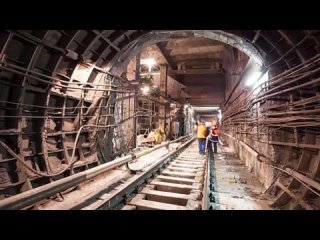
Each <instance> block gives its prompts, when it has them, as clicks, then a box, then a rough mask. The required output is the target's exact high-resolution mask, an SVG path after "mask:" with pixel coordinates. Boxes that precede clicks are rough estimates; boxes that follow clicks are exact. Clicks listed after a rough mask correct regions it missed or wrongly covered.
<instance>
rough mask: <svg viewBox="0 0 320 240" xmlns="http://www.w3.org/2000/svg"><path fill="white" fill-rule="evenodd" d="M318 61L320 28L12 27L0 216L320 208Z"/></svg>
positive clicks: (0, 52) (7, 39) (5, 74)
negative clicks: (215, 135)
mask: <svg viewBox="0 0 320 240" xmlns="http://www.w3.org/2000/svg"><path fill="white" fill-rule="evenodd" d="M319 53H320V31H319V30H1V31H0V92H1V94H0V209H39V210H41V209H98V208H101V209H108V207H106V205H108V204H109V205H108V206H111V205H112V206H113V209H137V210H140V209H141V210H145V209H177V210H188V209H206V210H207V209H242V207H244V206H248V208H245V209H263V210H265V209H280V210H319V209H320V198H319V196H320V153H319V150H320V128H319V127H320V118H319V116H320V115H319V113H320V79H319V70H320V62H319V60H320V55H319ZM202 124H205V126H206V129H207V130H208V133H207V136H208V137H207V136H205V138H206V146H205V155H203V156H202V155H201V154H199V152H198V147H199V146H198V140H197V138H199V135H197V134H198V133H197V131H198V130H199V128H200V127H199V126H200V125H202ZM213 126H215V127H217V129H218V130H219V141H218V144H217V146H218V151H217V153H215V152H213V151H212V145H211V140H210V139H211V138H210V136H211V134H212V132H211V129H212V127H213ZM179 154H180V155H179ZM174 159H175V160H174ZM170 161H173V162H170ZM179 161H180V162H179ZM188 161H189V162H188ZM197 161H199V162H197ZM201 164H203V165H201ZM197 167H198V168H197ZM188 168H189V169H188ZM168 169H169V170H168ZM197 169H198V170H197ZM170 171H171V175H170ZM180 171H182V173H181V172H180ZM183 171H184V172H183ZM197 171H199V172H201V174H202V175H201V181H200V180H199V182H198V177H199V176H200V175H197V174H198V172H197ZM173 173H175V174H173ZM193 173H195V174H194V175H192V174H193ZM180 175H181V179H180V180H179V179H178V178H179V177H180ZM193 176H194V178H193ZM240 188H241V190H239V189H240ZM199 189H200V190H199ZM159 192H161V194H160V193H159ZM200 192H201V193H200ZM200 198H201V199H200ZM119 199H120V200H119ZM219 199H220V202H219ZM261 199H262V200H263V201H262V200H261ZM155 202H157V204H158V205H157V207H154V206H155V205H156V203H155ZM256 202H263V204H261V205H259V204H256ZM106 203H108V204H106ZM86 204H87V205H86ZM139 204H140V205H139ZM185 205H186V206H185ZM249 205H250V206H249ZM256 205H257V206H258V205H259V206H258V207H255V206H256Z"/></svg>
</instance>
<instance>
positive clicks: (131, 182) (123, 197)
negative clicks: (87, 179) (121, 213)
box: [81, 139, 207, 210]
mask: <svg viewBox="0 0 320 240" xmlns="http://www.w3.org/2000/svg"><path fill="white" fill-rule="evenodd" d="M206 166H207V165H206V157H205V156H200V155H199V153H198V144H197V142H195V141H194V139H192V140H189V141H188V142H186V143H184V144H183V146H181V147H180V149H178V150H177V151H173V152H172V153H170V154H168V155H166V156H164V157H163V158H161V159H159V160H157V161H156V162H155V163H154V164H152V165H151V166H150V167H148V168H147V169H145V170H144V171H143V172H141V173H138V174H136V175H135V176H134V177H132V178H129V179H128V180H127V181H125V182H123V183H122V184H120V185H119V186H117V187H116V188H115V189H113V190H112V191H110V192H109V193H105V194H103V195H101V196H100V197H99V198H98V199H97V200H96V201H94V202H93V203H91V204H90V205H88V206H85V207H83V208H81V209H83V210H109V209H121V210H201V209H206V207H205V205H204V204H203V203H204V201H203V199H204V198H203V196H204V189H205V187H204V186H205V185H206V184H205V175H206V174H205V173H206Z"/></svg>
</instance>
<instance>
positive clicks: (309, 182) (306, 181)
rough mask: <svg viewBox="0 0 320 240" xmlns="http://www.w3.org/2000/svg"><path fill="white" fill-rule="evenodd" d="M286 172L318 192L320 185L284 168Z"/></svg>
mask: <svg viewBox="0 0 320 240" xmlns="http://www.w3.org/2000/svg"><path fill="white" fill-rule="evenodd" d="M286 170H287V171H288V172H289V173H290V174H291V175H292V176H295V177H297V178H298V179H300V180H301V181H303V182H305V183H306V184H308V185H310V186H311V187H314V188H315V189H317V190H319V191H320V183H318V182H316V181H314V180H312V179H310V178H308V177H306V176H305V175H303V174H301V173H298V172H297V171H294V170H293V169H291V168H286Z"/></svg>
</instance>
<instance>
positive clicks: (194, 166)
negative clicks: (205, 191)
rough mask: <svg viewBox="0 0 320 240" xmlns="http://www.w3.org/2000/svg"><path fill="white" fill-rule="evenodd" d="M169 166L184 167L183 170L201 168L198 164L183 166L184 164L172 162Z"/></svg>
mask: <svg viewBox="0 0 320 240" xmlns="http://www.w3.org/2000/svg"><path fill="white" fill-rule="evenodd" d="M170 166H173V167H185V168H194V169H197V168H202V167H203V165H202V164H201V165H200V164H199V165H195V164H185V163H176V162H173V163H172V164H170Z"/></svg>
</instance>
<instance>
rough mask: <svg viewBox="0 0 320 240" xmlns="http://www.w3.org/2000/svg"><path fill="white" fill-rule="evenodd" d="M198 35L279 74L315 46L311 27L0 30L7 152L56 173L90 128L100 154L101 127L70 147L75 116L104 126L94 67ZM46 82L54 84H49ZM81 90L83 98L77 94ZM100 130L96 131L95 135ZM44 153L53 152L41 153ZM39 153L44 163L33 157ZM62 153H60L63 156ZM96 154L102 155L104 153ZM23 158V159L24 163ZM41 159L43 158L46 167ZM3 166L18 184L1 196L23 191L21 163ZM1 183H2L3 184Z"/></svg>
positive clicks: (86, 141)
mask: <svg viewBox="0 0 320 240" xmlns="http://www.w3.org/2000/svg"><path fill="white" fill-rule="evenodd" d="M203 36H205V37H208V38H212V39H215V40H221V41H223V42H224V43H227V44H229V45H232V46H234V47H237V48H238V49H241V50H244V51H245V52H246V53H247V54H248V55H251V56H255V57H262V58H263V64H264V66H265V67H267V68H270V67H271V68H273V69H272V70H275V72H276V73H281V72H283V71H285V70H287V69H290V68H292V67H294V66H297V65H299V64H301V63H304V62H305V61H306V60H308V59H310V58H311V57H314V56H316V55H318V54H319V51H320V48H319V47H320V45H319V41H320V31H319V30H270V31H267V30H212V31H177V32H175V31H170V32H168V31H152V30H147V31H145V30H21V31H20V30H6V31H3V30H2V31H0V138H1V140H2V141H6V143H7V145H9V146H10V148H11V149H12V150H13V151H14V152H16V153H19V154H20V156H23V157H24V159H25V160H32V164H33V163H37V165H35V166H33V168H34V169H36V170H37V171H43V170H44V169H46V168H48V169H50V171H48V172H49V173H51V174H52V173H53V174H56V171H58V172H59V171H60V169H59V168H60V167H62V169H67V167H68V166H70V165H68V164H70V163H72V160H73V158H72V157H71V159H72V160H71V159H70V158H69V157H70V156H71V155H70V153H69V151H70V149H72V148H73V149H76V148H77V149H78V150H79V149H82V148H83V149H91V148H92V146H93V145H91V141H92V139H94V140H96V139H98V138H97V137H96V135H95V134H98V135H99V140H101V139H102V138H103V139H106V141H105V142H102V144H101V145H102V146H103V147H102V148H103V149H102V150H101V152H105V153H106V152H108V151H107V150H105V149H107V147H106V148H104V146H108V147H110V146H112V143H110V141H111V140H112V138H113V135H112V134H113V133H112V132H111V131H110V133H109V131H108V132H107V133H105V132H106V131H105V130H100V129H99V130H96V129H94V130H90V129H88V130H86V131H84V132H82V133H81V134H82V137H83V138H81V143H80V144H79V145H78V146H77V147H74V146H76V143H77V140H76V136H75V134H76V133H77V132H81V130H80V128H81V127H82V126H83V122H84V123H88V124H97V122H98V121H97V119H98V120H101V121H105V124H110V123H109V122H108V123H107V120H106V119H107V117H105V116H106V115H107V112H106V110H104V109H103V111H105V113H104V112H103V114H100V113H96V112H97V111H96V109H98V108H99V107H98V100H99V101H100V100H101V101H100V102H99V104H100V105H99V106H103V107H104V106H106V105H107V104H106V100H105V99H106V97H105V96H104V95H103V94H104V92H107V91H106V89H108V87H110V86H111V85H107V84H106V82H107V81H104V80H105V79H102V78H103V76H102V75H104V74H101V72H104V73H105V71H106V70H112V72H113V73H115V74H119V75H120V74H121V73H122V71H123V70H124V68H125V66H126V64H127V62H128V61H129V60H130V57H133V56H135V54H136V53H137V52H139V51H140V49H141V48H143V47H146V46H149V45H152V44H154V43H157V42H161V41H166V40H167V39H168V38H183V37H203ZM218 38H219V39H218ZM107 75H108V74H107ZM104 76H106V75H104ZM109 76H110V75H108V77H109ZM100 79H102V81H100ZM101 83H103V84H104V85H103V84H101ZM99 84H100V86H99ZM108 84H109V82H108ZM52 85H54V86H56V88H55V89H53V88H51V86H52ZM70 86H72V87H70ZM74 89H81V91H79V92H81V93H79V92H77V91H73V90H74ZM307 90H309V89H307ZM110 92H111V91H110ZM312 94H313V92H312ZM84 95H85V97H83V96H84ZM110 95H114V94H113V93H112V94H110ZM66 96H67V97H66ZM311 96H313V95H311ZM110 98H111V97H110ZM80 102H81V103H82V104H83V107H81V108H80V110H81V109H84V110H85V111H86V112H85V113H84V115H85V114H88V116H85V117H83V113H82V112H81V114H82V117H83V118H82V119H80V117H78V115H77V116H76V117H75V114H74V112H73V110H74V109H79V107H78V104H80ZM111 102H112V101H111ZM108 107H109V108H112V107H110V106H108ZM106 108H107V107H106ZM106 108H105V109H106ZM80 110H79V111H80ZM81 111H82V110H81ZM77 114H78V113H77ZM65 115H67V116H65ZM79 116H80V113H79ZM99 117H100V118H101V119H99ZM71 118H74V121H70V120H69V119H71ZM103 118H105V119H103ZM8 119H9V120H8ZM52 119H54V120H55V121H53V120H52ZM88 119H89V120H88ZM98 123H99V122H98ZM111 124H112V123H111ZM80 126H81V127H80ZM104 127H105V126H104ZM97 132H98V133H97ZM100 133H103V134H104V135H100ZM106 135H108V137H106ZM28 136H30V137H28ZM70 136H72V138H71V137H70ZM101 136H102V137H101ZM110 136H111V137H110ZM62 138H63V141H62V140H61V139H62ZM110 139H111V140H110ZM62 142H63V143H62ZM61 145H63V147H61ZM94 145H95V144H94ZM44 146H45V147H44ZM94 148H95V146H94ZM78 150H76V151H78ZM48 152H49V153H50V154H51V153H52V154H53V155H54V156H49V153H48ZM79 152H81V154H82V155H81V156H80V154H78V155H79V159H80V157H81V159H85V160H86V161H87V162H85V164H87V165H85V164H84V163H83V161H82V163H81V161H79V162H78V163H79V166H77V167H79V168H82V167H84V166H86V167H88V166H89V165H90V167H93V166H96V165H97V164H98V163H97V160H96V159H97V158H98V157H97V154H98V153H97V151H96V149H93V150H92V151H91V152H89V153H88V152H87V151H82V150H81V151H80V150H79ZM109 153H110V154H113V153H112V151H109ZM47 155H48V156H47ZM44 156H46V158H47V159H48V161H42V160H41V159H42V158H44ZM64 156H67V157H66V158H67V161H66V159H65V158H64ZM108 157H110V158H108V159H111V157H114V156H113V155H111V156H108ZM68 158H69V159H68ZM0 159H1V161H2V160H5V161H2V164H3V165H6V164H8V163H7V162H9V161H13V160H14V159H15V158H14V157H12V156H10V155H9V154H7V153H6V151H5V150H4V149H1V153H0ZM103 159H105V158H104V156H103ZM106 159H107V158H106ZM93 160H94V161H93ZM22 162H23V161H22ZM26 162H28V163H30V164H31V161H26ZM57 163H59V167H56V166H58V164H57ZM66 163H67V164H66ZM26 164H27V163H26ZM45 164H48V166H46V165H45ZM50 164H51V165H50ZM81 164H83V165H81ZM65 165H67V166H65ZM29 167H30V166H29ZM8 168H10V172H9V174H10V176H12V177H13V178H14V179H13V180H14V181H15V182H14V183H13V184H12V185H10V187H16V186H18V188H17V189H15V191H16V192H13V191H11V190H12V189H13V188H11V189H9V190H8V192H6V194H8V195H14V194H16V193H18V192H21V191H25V190H26V189H30V186H29V185H30V184H29V183H28V182H27V181H26V177H25V176H24V175H23V174H22V172H21V171H20V170H19V171H16V169H17V168H18V169H21V167H19V166H17V167H15V165H14V167H8ZM8 176H9V175H5V178H3V179H8V178H9V177H8ZM31 177H32V178H33V180H34V179H35V180H36V181H35V186H37V185H43V184H47V183H48V181H47V179H42V178H40V177H39V178H35V175H32V176H31ZM37 181H39V182H37ZM2 184H3V186H5V187H7V185H6V184H8V182H3V183H2ZM28 184H29V185H28ZM20 188H21V189H22V190H21V189H20ZM20 190H21V191H20Z"/></svg>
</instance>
